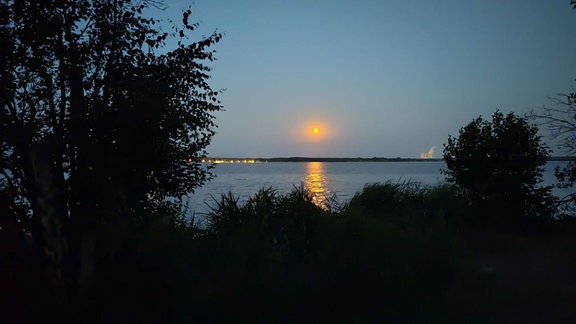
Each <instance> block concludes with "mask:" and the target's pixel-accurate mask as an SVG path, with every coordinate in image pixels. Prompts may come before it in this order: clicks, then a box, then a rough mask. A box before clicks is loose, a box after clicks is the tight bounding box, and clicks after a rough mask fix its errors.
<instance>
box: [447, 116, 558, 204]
mask: <svg viewBox="0 0 576 324" xmlns="http://www.w3.org/2000/svg"><path fill="white" fill-rule="evenodd" d="M537 133H538V128H537V127H535V126H531V125H529V124H528V122H527V121H526V120H525V119H524V118H521V117H518V116H516V115H514V114H513V113H509V114H507V115H504V114H502V113H501V112H499V111H496V112H495V113H494V114H493V116H492V121H491V122H490V121H486V120H484V119H482V117H478V118H477V119H475V120H474V121H472V122H471V123H470V124H468V125H466V126H465V127H463V128H462V129H460V133H459V136H458V137H457V138H455V137H452V136H450V137H449V138H448V143H447V144H445V145H444V159H445V161H446V166H447V168H448V169H447V170H443V173H444V174H445V175H446V176H447V179H448V181H450V182H453V183H456V184H457V185H458V186H459V187H460V188H461V189H462V190H464V192H465V193H466V194H467V196H468V198H469V200H470V202H471V203H472V204H476V205H477V206H482V205H484V206H486V205H492V206H493V207H499V208H502V209H505V210H506V211H507V212H509V213H511V214H514V213H520V214H522V215H528V214H530V213H533V212H534V208H533V207H534V204H535V203H536V202H540V201H543V200H547V199H548V198H547V197H548V196H549V195H550V194H549V189H548V190H545V191H546V192H542V191H541V190H539V188H537V185H538V184H539V183H540V182H541V181H542V173H543V169H542V167H543V165H544V164H545V163H546V161H547V159H548V157H549V151H548V149H547V148H546V147H545V146H544V145H543V144H542V143H541V141H540V137H539V136H538V135H537Z"/></svg>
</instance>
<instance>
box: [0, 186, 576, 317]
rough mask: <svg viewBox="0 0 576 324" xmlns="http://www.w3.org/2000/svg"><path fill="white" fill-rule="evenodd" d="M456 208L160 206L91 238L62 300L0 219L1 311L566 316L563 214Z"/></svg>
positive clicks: (568, 242)
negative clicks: (78, 279) (193, 219)
mask: <svg viewBox="0 0 576 324" xmlns="http://www.w3.org/2000/svg"><path fill="white" fill-rule="evenodd" d="M467 206H468V204H467V203H466V200H465V199H464V197H463V196H461V195H460V194H459V191H458V190H456V188H455V187H453V186H450V185H446V186H439V187H434V188H426V187H422V186H419V185H418V184H415V183H406V184H391V183H388V184H376V185H369V186H367V187H366V188H365V189H364V190H363V192H361V193H359V194H357V195H356V196H355V197H354V198H353V199H352V200H351V201H350V202H349V203H347V204H345V205H344V206H341V207H340V208H335V207H332V208H328V207H325V208H320V207H318V206H316V205H315V204H314V203H313V202H312V199H311V197H310V196H309V195H308V194H307V193H306V192H305V190H303V189H295V190H294V191H293V192H291V193H290V194H287V195H279V194H277V193H275V192H274V191H273V190H272V189H264V190H261V191H260V192H259V193H257V194H256V195H254V196H253V197H252V198H251V199H250V200H249V201H247V202H245V203H241V202H239V201H238V199H236V198H235V197H233V196H232V195H225V196H223V197H221V199H220V200H219V201H218V203H217V204H216V206H214V210H213V212H211V213H210V214H209V215H208V216H207V218H206V224H204V226H195V225H194V224H191V223H190V222H188V221H185V220H184V219H183V218H182V217H177V216H175V215H170V214H166V215H164V216H162V217H154V218H147V219H143V220H141V221H133V222H129V223H128V222H127V223H125V224H123V225H121V227H120V228H116V229H115V230H114V231H110V232H109V233H107V236H103V237H101V240H102V241H105V242H107V244H114V246H115V247H116V248H115V249H114V255H113V256H110V255H108V256H106V257H102V258H101V259H100V260H98V261H97V267H96V271H95V273H96V278H95V282H96V283H95V285H94V286H93V287H92V288H91V289H90V291H88V292H87V293H85V294H83V295H82V296H76V297H75V298H70V295H69V294H68V293H67V291H66V289H65V287H62V286H58V285H57V283H58V280H57V279H56V276H57V274H55V273H51V272H49V268H46V267H43V266H42V264H41V262H40V261H39V260H41V258H37V256H36V255H35V254H34V251H31V250H27V249H26V246H27V245H26V242H22V241H19V240H20V239H21V236H19V235H17V233H12V235H5V234H10V233H11V232H10V230H12V231H14V228H15V227H10V226H11V224H5V223H3V224H2V226H3V228H4V232H3V235H2V240H3V242H1V244H0V246H1V247H2V251H1V253H2V254H1V256H0V261H1V262H2V268H1V269H2V274H1V277H0V278H1V280H2V287H3V290H2V292H3V293H2V300H1V303H0V305H2V310H1V311H2V314H4V315H3V316H7V315H8V317H4V318H11V319H17V320H18V321H25V322H28V321H44V320H47V319H52V320H65V321H71V322H88V323H132V322H143V321H146V322H149V321H157V322H216V321H226V322H271V321H280V322H386V321H390V322H422V323H428V322H446V321H448V322H466V323H470V322H479V323H482V322H493V321H496V322H508V321H516V320H526V321H529V320H534V321H535V322H540V321H568V320H576V311H575V309H574V305H575V303H576V279H575V278H574V276H573V273H576V260H575V259H574V257H573V253H572V252H573V246H574V244H575V243H576V236H575V234H576V222H574V220H573V219H568V218H567V219H556V220H552V219H549V220H548V222H546V224H545V225H543V226H541V227H540V229H539V230H538V231H524V232H521V231H510V230H503V229H502V227H501V225H500V223H494V224H493V226H491V224H487V223H486V221H482V219H486V217H485V216H486V215H485V214H484V213H483V212H482V211H480V210H474V209H471V208H469V207H467ZM479 223H482V224H483V226H482V227H478V225H477V224H479ZM114 233H116V234H117V236H111V235H113V234H114ZM7 247H11V248H7Z"/></svg>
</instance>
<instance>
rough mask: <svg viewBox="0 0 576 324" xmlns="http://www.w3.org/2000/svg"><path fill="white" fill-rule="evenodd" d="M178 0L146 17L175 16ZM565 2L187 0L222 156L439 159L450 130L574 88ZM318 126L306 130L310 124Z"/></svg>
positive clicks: (572, 24)
mask: <svg viewBox="0 0 576 324" xmlns="http://www.w3.org/2000/svg"><path fill="white" fill-rule="evenodd" d="M181 3H182V2H180V1H166V4H167V5H168V6H169V8H168V9H167V10H166V11H165V12H163V13H160V14H158V17H165V16H171V17H173V18H174V19H175V20H177V21H180V17H181V14H180V13H181V10H182V8H183V7H182V5H181ZM569 3H570V1H569V0H505V1H503V0H481V1H479V0H438V1H426V0H419V1H409V0H395V1H386V0H381V1H369V0H356V1H351V0H347V1H340V0H331V1H328V0H322V1H317V0H314V1H313V0H308V1H306V0H294V1H280V0H244V1H225V0H196V1H195V3H194V5H193V6H192V10H193V14H192V20H193V21H195V22H200V24H201V26H200V29H199V33H200V34H209V33H211V32H212V31H214V30H216V29H217V30H218V31H220V32H223V33H224V34H225V36H224V38H223V39H222V41H221V42H220V43H219V44H217V45H216V46H215V49H216V51H217V54H216V57H217V61H215V62H213V63H210V66H211V67H213V71H212V72H211V75H212V80H211V84H212V86H213V88H214V89H226V91H225V92H224V93H223V94H222V96H221V100H222V104H223V105H224V108H225V111H224V112H220V113H218V114H217V115H216V123H217V124H218V126H219V127H218V129H217V134H216V135H215V137H214V139H213V142H212V144H211V145H210V146H209V148H208V151H209V155H211V156H225V157H279V156H310V157H374V156H378V157H418V156H419V154H420V153H421V152H426V151H428V150H429V149H430V147H432V146H435V147H436V148H437V150H436V153H435V155H434V157H439V156H440V154H441V150H442V144H444V143H445V142H446V140H447V137H448V134H451V135H457V134H458V130H459V129H460V127H462V126H464V125H465V124H467V123H469V122H470V121H471V120H472V119H473V118H475V117H477V116H479V115H482V116H483V117H487V118H490V116H491V114H492V113H493V112H494V111H495V110H496V109H500V110H501V111H502V112H505V113H506V112H509V111H514V112H516V113H518V114H524V113H525V112H527V111H529V110H530V109H538V108H541V107H542V106H544V105H550V104H551V101H550V99H549V98H550V97H555V96H557V94H558V93H562V92H564V93H565V92H568V91H571V90H572V91H573V90H574V88H576V82H574V79H575V78H576V11H575V10H571V8H570V5H569ZM314 127H317V128H318V134H314V133H313V131H312V130H313V128H314Z"/></svg>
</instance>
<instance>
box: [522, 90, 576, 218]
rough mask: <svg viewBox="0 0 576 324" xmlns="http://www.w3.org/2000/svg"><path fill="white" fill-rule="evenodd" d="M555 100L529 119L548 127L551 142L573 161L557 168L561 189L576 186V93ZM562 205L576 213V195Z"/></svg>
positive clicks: (564, 199)
mask: <svg viewBox="0 0 576 324" xmlns="http://www.w3.org/2000/svg"><path fill="white" fill-rule="evenodd" d="M562 97H563V99H564V100H562V99H557V100H554V105H553V106H552V107H545V108H543V109H542V110H541V111H540V112H534V111H533V112H531V113H530V115H529V117H530V118H531V119H532V120H535V121H536V122H537V123H538V124H539V125H540V126H543V127H546V128H547V129H548V131H549V134H550V137H551V140H552V141H553V142H556V143H557V147H558V149H559V152H561V153H562V154H565V155H566V156H567V157H570V158H571V159H570V160H568V161H567V162H566V164H565V165H564V166H563V167H556V170H555V174H556V178H557V179H558V184H557V186H558V187H560V188H572V187H575V186H576V93H570V94H565V95H562ZM561 203H562V204H563V207H564V209H565V211H566V212H570V211H572V212H575V211H576V193H572V194H569V195H567V196H566V197H563V198H562V199H561Z"/></svg>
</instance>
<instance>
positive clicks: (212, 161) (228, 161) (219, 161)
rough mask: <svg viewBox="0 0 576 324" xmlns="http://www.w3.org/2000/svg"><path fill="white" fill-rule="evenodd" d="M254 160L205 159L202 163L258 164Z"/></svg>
mask: <svg viewBox="0 0 576 324" xmlns="http://www.w3.org/2000/svg"><path fill="white" fill-rule="evenodd" d="M256 162H257V161H256V160H254V159H226V158H205V159H202V163H215V164H219V163H256Z"/></svg>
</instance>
